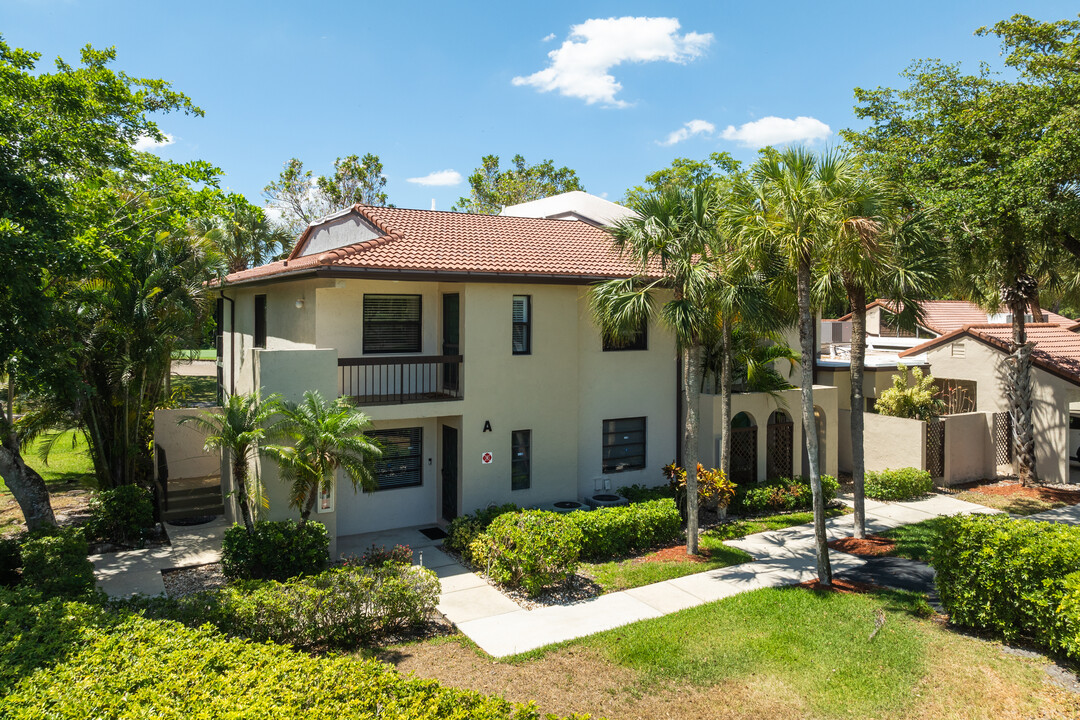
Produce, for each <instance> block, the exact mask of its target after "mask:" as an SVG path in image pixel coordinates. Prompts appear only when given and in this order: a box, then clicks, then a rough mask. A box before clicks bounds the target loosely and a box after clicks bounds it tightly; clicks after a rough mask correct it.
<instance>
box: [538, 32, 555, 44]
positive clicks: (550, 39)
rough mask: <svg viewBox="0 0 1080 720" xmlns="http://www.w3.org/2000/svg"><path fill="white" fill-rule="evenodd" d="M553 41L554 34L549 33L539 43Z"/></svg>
mask: <svg viewBox="0 0 1080 720" xmlns="http://www.w3.org/2000/svg"><path fill="white" fill-rule="evenodd" d="M554 39H555V33H551V34H550V35H545V36H544V39H543V40H541V41H540V42H551V41H552V40H554Z"/></svg>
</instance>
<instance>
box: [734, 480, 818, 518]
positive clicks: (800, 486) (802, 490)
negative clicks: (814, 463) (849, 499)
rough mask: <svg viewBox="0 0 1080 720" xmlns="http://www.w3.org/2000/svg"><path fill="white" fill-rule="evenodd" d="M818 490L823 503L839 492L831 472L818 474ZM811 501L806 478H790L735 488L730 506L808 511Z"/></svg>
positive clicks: (747, 511) (746, 510)
mask: <svg viewBox="0 0 1080 720" xmlns="http://www.w3.org/2000/svg"><path fill="white" fill-rule="evenodd" d="M821 490H822V493H823V494H824V496H825V502H829V501H830V500H832V499H833V498H835V497H836V495H837V493H839V492H840V483H839V482H837V480H836V478H834V477H833V476H832V475H822V476H821ZM813 503H814V496H813V492H812V491H811V490H810V479H809V478H805V477H794V478H782V479H779V480H770V481H768V482H764V483H757V484H754V485H746V486H742V487H739V488H738V489H737V490H736V492H735V499H734V500H733V501H732V503H731V508H732V510H734V511H736V512H742V513H744V514H755V513H766V512H776V511H778V510H808V509H810V508H812V507H813Z"/></svg>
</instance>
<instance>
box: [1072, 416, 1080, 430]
mask: <svg viewBox="0 0 1080 720" xmlns="http://www.w3.org/2000/svg"><path fill="white" fill-rule="evenodd" d="M1069 429H1070V430H1080V417H1077V416H1076V415H1070V416H1069Z"/></svg>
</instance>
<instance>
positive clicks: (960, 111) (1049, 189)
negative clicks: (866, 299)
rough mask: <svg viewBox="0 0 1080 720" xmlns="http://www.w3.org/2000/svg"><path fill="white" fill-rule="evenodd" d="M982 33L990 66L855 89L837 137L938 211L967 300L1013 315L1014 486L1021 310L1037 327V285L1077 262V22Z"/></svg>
mask: <svg viewBox="0 0 1080 720" xmlns="http://www.w3.org/2000/svg"><path fill="white" fill-rule="evenodd" d="M976 34H977V35H980V36H988V35H994V36H997V37H998V38H1000V40H1001V47H1002V54H1003V55H1004V58H1005V66H1006V67H1007V68H1008V70H1009V73H1008V75H1006V76H1001V75H998V74H996V73H995V72H993V71H992V69H991V68H990V67H989V66H988V65H985V64H984V65H982V66H980V68H979V71H978V73H977V74H974V75H969V74H964V73H963V72H962V71H961V68H960V66H959V65H957V64H945V63H942V62H940V61H936V60H926V61H920V62H916V63H914V64H913V65H912V66H911V67H909V68H908V70H907V71H906V72H905V73H904V77H905V78H906V79H907V80H908V83H909V84H908V87H906V88H904V89H901V90H893V89H889V88H878V89H876V90H865V89H861V88H857V89H856V91H855V94H856V99H857V100H858V103H859V104H858V106H857V107H856V110H855V111H856V114H857V115H858V116H859V117H861V118H866V119H869V120H870V122H871V125H870V127H869V128H867V129H866V130H865V131H863V132H854V131H850V130H848V131H844V133H843V134H844V137H845V138H846V139H847V140H848V141H849V142H851V143H852V144H853V145H854V146H855V147H856V148H858V149H859V150H860V151H863V152H865V153H867V154H868V156H869V158H870V160H871V161H872V162H873V163H875V164H876V165H877V166H878V167H880V168H881V170H882V171H883V172H884V173H885V174H886V175H887V176H889V177H891V178H894V179H896V180H900V181H902V182H903V183H904V184H905V187H906V189H907V191H908V192H909V193H910V195H911V199H912V200H913V202H914V203H915V204H916V205H917V206H918V207H923V208H934V209H935V211H936V214H937V216H938V217H939V219H940V222H941V228H942V232H943V234H944V235H945V236H946V237H947V238H948V239H949V241H950V244H951V245H952V248H953V255H954V257H955V258H956V260H957V261H958V263H959V271H960V272H959V279H960V287H961V289H962V291H963V292H964V294H966V295H968V296H969V297H971V298H972V299H975V300H977V301H979V302H980V303H981V304H983V305H984V306H986V307H988V308H993V309H996V308H997V307H1000V305H1001V304H1002V303H1004V304H1005V305H1007V306H1008V307H1009V310H1010V311H1011V312H1012V316H1013V343H1012V345H1013V347H1012V358H1011V361H1010V371H1011V374H1012V378H1011V382H1010V387H1012V388H1014V392H1013V393H1012V396H1011V401H1012V402H1011V404H1012V415H1013V420H1014V427H1015V428H1016V443H1017V457H1018V460H1019V464H1020V473H1021V479H1022V480H1023V481H1025V482H1026V481H1027V479H1029V478H1031V479H1037V473H1036V469H1035V439H1034V433H1033V428H1032V419H1031V418H1032V405H1031V382H1032V381H1031V361H1030V350H1031V347H1030V345H1029V344H1028V342H1027V335H1026V332H1025V329H1024V325H1025V321H1024V315H1025V310H1026V309H1027V308H1030V309H1031V313H1032V314H1033V315H1034V316H1035V318H1036V319H1040V318H1041V309H1040V307H1039V306H1040V304H1041V303H1040V302H1039V279H1040V278H1041V277H1045V275H1046V273H1047V272H1048V270H1049V268H1051V267H1053V265H1054V264H1055V263H1058V262H1061V255H1062V253H1061V252H1060V251H1064V252H1066V253H1068V255H1069V256H1070V258H1071V260H1072V261H1073V263H1072V264H1073V265H1075V261H1076V260H1077V259H1078V258H1080V134H1078V133H1077V132H1076V128H1077V127H1078V126H1080V72H1078V70H1077V57H1078V56H1080V21H1077V20H1061V21H1058V22H1048V23H1044V22H1038V21H1036V20H1033V19H1032V18H1030V17H1028V16H1026V15H1014V16H1013V17H1012V18H1010V19H1009V20H1005V21H1002V22H999V23H997V24H996V25H994V26H993V27H992V28H989V29H988V28H980V29H979V30H978V31H976Z"/></svg>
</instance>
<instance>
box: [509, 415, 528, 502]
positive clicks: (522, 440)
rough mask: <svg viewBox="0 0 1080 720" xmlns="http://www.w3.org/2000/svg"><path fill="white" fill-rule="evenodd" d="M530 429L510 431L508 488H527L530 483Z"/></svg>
mask: <svg viewBox="0 0 1080 720" xmlns="http://www.w3.org/2000/svg"><path fill="white" fill-rule="evenodd" d="M531 473H532V430H514V431H513V432H512V433H510V489H511V490H528V489H529V486H530V485H531V484H532V475H531Z"/></svg>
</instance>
